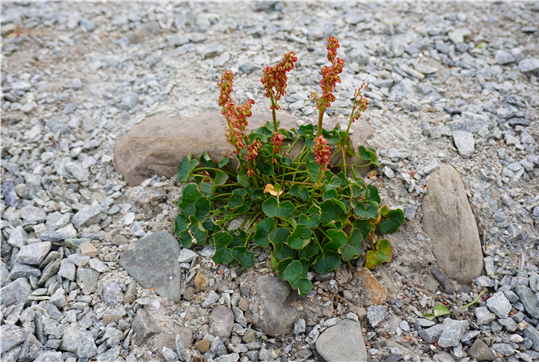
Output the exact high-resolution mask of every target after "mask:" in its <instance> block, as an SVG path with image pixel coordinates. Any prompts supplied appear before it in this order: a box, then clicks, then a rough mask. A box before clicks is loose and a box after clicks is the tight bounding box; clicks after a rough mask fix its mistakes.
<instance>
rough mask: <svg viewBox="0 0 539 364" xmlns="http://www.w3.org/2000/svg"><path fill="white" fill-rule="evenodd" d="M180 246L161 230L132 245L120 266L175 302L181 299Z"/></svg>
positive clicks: (143, 283) (123, 256)
mask: <svg viewBox="0 0 539 364" xmlns="http://www.w3.org/2000/svg"><path fill="white" fill-rule="evenodd" d="M179 255H180V245H179V244H178V241H177V240H176V239H175V238H174V237H173V236H172V235H170V234H169V233H167V232H165V231H158V232H156V233H154V234H152V235H150V236H148V237H146V238H144V239H141V240H138V241H134V242H132V243H130V244H129V246H128V247H127V250H126V251H125V252H124V253H123V254H122V257H121V259H120V265H121V266H122V267H123V268H124V269H125V270H126V271H127V273H129V275H130V276H131V277H133V278H134V279H135V280H136V281H137V282H138V283H139V284H140V285H141V286H143V287H144V288H150V287H153V288H154V289H155V292H156V293H157V294H158V295H160V296H163V297H167V298H169V299H171V300H173V301H174V302H178V301H179V300H180V298H181V292H180V285H181V267H180V263H178V256H179Z"/></svg>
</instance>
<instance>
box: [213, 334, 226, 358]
mask: <svg viewBox="0 0 539 364" xmlns="http://www.w3.org/2000/svg"><path fill="white" fill-rule="evenodd" d="M210 351H211V352H212V353H213V354H214V355H217V356H221V355H226V354H227V353H228V351H227V350H226V346H225V344H224V343H223V340H221V338H220V337H216V338H215V340H213V343H212V344H211V346H210Z"/></svg>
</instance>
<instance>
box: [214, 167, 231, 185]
mask: <svg viewBox="0 0 539 364" xmlns="http://www.w3.org/2000/svg"><path fill="white" fill-rule="evenodd" d="M214 172H215V180H214V182H215V184H216V185H218V186H222V185H224V184H225V183H226V181H227V180H228V174H226V173H225V172H223V171H220V170H218V169H215V170H214Z"/></svg>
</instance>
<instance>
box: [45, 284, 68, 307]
mask: <svg viewBox="0 0 539 364" xmlns="http://www.w3.org/2000/svg"><path fill="white" fill-rule="evenodd" d="M49 303H50V304H51V305H55V306H56V307H58V308H62V307H65V305H67V298H66V295H65V290H64V289H63V288H58V289H57V290H56V292H54V294H53V295H52V296H51V299H50V300H49Z"/></svg>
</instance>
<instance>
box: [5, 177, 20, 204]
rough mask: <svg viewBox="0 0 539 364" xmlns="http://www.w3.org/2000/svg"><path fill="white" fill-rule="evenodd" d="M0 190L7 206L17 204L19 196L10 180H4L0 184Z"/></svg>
mask: <svg viewBox="0 0 539 364" xmlns="http://www.w3.org/2000/svg"><path fill="white" fill-rule="evenodd" d="M0 190H1V191H2V196H4V201H5V203H6V205H7V206H17V205H18V204H19V197H18V196H17V192H15V185H14V184H13V182H12V181H4V182H3V183H2V185H1V186H0Z"/></svg>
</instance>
